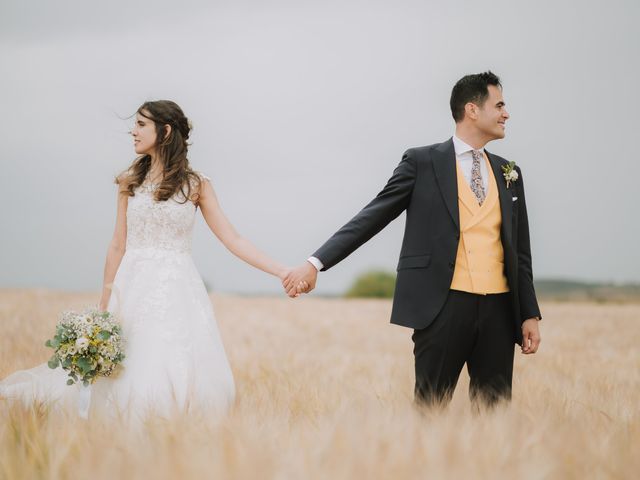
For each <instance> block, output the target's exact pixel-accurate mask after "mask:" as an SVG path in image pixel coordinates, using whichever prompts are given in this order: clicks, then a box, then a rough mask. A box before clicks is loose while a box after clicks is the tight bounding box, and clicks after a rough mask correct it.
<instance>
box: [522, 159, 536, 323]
mask: <svg viewBox="0 0 640 480" xmlns="http://www.w3.org/2000/svg"><path fill="white" fill-rule="evenodd" d="M516 171H517V172H518V180H517V184H518V196H519V200H520V206H519V209H518V297H519V301H520V321H525V320H527V319H528V318H533V317H538V318H542V315H541V314H540V308H539V307H538V300H537V299H536V291H535V289H534V286H533V269H532V267H531V241H530V239H529V219H528V216H527V204H526V201H525V197H524V182H523V179H522V172H521V171H520V168H519V167H517V166H516Z"/></svg>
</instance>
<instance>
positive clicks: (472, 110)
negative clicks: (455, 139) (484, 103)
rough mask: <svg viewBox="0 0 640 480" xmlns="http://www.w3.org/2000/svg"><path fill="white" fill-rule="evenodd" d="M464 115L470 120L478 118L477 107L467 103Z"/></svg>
mask: <svg viewBox="0 0 640 480" xmlns="http://www.w3.org/2000/svg"><path fill="white" fill-rule="evenodd" d="M464 114H465V116H466V117H469V118H470V119H472V120H476V119H477V118H478V106H477V105H476V104H475V103H472V102H467V103H466V104H465V106H464Z"/></svg>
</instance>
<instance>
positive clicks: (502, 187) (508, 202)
mask: <svg viewBox="0 0 640 480" xmlns="http://www.w3.org/2000/svg"><path fill="white" fill-rule="evenodd" d="M485 152H486V154H487V156H488V157H489V162H490V163H491V168H492V169H493V175H494V176H495V178H496V184H497V185H498V195H499V196H500V213H501V215H502V238H503V239H504V241H505V242H506V243H508V244H511V212H512V210H513V200H512V199H511V192H509V190H508V189H507V182H505V180H504V175H503V172H502V168H501V167H500V160H498V159H497V158H496V157H494V156H493V155H491V154H490V153H489V152H487V151H486V150H485Z"/></svg>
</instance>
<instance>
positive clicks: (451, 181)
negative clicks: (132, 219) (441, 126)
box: [432, 139, 460, 231]
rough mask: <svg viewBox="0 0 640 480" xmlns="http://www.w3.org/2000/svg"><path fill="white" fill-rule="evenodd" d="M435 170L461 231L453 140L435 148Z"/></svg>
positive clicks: (447, 203) (457, 227) (450, 212)
mask: <svg viewBox="0 0 640 480" xmlns="http://www.w3.org/2000/svg"><path fill="white" fill-rule="evenodd" d="M432 164H433V170H434V172H435V175H436V180H437V181H438V186H439V187H440V192H441V193H442V197H443V198H444V203H445V204H446V205H447V209H448V210H449V214H451V218H452V219H453V223H454V224H455V225H456V229H457V230H458V231H460V212H459V210H458V180H457V174H456V153H455V150H454V148H453V140H452V139H449V140H447V141H446V142H444V143H441V144H440V145H439V146H438V147H436V148H435V149H434V150H433V162H432Z"/></svg>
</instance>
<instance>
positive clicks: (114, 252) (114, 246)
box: [99, 185, 129, 311]
mask: <svg viewBox="0 0 640 480" xmlns="http://www.w3.org/2000/svg"><path fill="white" fill-rule="evenodd" d="M120 192H121V187H120V185H118V210H117V213H116V228H115V230H114V232H113V238H111V242H110V243H109V249H108V250H107V260H106V262H105V265H104V280H103V282H102V297H101V298H100V305H99V308H100V310H103V311H104V310H106V309H107V305H108V304H109V298H110V297H111V284H112V283H113V279H114V278H115V276H116V272H117V271H118V267H119V266H120V261H121V260H122V257H123V256H124V251H125V245H126V243H127V205H128V203H129V196H128V195H124V194H122V193H120Z"/></svg>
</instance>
